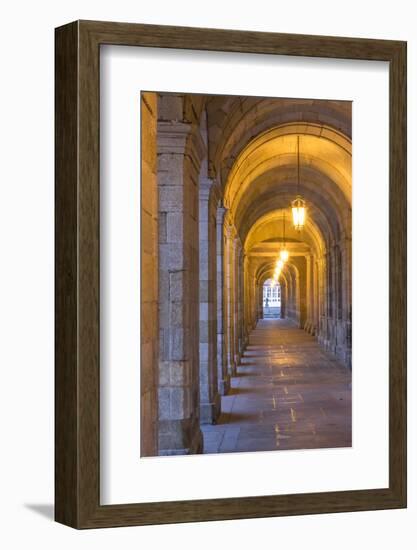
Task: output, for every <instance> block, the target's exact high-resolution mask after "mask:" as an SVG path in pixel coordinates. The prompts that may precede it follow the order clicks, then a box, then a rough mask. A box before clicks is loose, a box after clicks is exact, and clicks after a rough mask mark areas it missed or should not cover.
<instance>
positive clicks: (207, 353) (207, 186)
mask: <svg viewBox="0 0 417 550" xmlns="http://www.w3.org/2000/svg"><path fill="white" fill-rule="evenodd" d="M213 184H214V182H213V180H211V179H209V178H206V177H201V178H200V189H199V196H200V210H199V242H200V247H199V258H200V260H199V261H200V422H201V423H202V424H213V423H215V421H216V419H217V417H218V416H219V414H220V395H219V391H218V381H217V349H216V348H217V346H216V341H217V329H216V324H217V323H216V311H217V302H216V280H215V277H216V273H217V254H216V225H215V224H216V220H215V218H214V219H213V212H212V203H213V200H212V190H213V189H214V185H213ZM213 233H214V234H213ZM213 264H214V265H213ZM213 267H214V269H213ZM215 302H216V303H215Z"/></svg>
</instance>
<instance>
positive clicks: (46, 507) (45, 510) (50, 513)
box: [24, 504, 54, 521]
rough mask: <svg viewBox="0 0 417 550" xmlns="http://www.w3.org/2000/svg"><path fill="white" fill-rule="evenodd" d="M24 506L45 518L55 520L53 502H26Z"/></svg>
mask: <svg viewBox="0 0 417 550" xmlns="http://www.w3.org/2000/svg"><path fill="white" fill-rule="evenodd" d="M24 507H25V508H27V509H28V510H31V511H32V512H35V513H36V514H39V515H40V516H43V517H44V518H47V519H49V520H50V521H54V505H53V504H24Z"/></svg>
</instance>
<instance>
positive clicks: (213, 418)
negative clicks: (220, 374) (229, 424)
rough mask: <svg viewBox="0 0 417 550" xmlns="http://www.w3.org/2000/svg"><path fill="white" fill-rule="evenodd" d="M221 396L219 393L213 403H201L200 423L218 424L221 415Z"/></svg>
mask: <svg viewBox="0 0 417 550" xmlns="http://www.w3.org/2000/svg"><path fill="white" fill-rule="evenodd" d="M220 403H221V397H220V395H219V394H218V393H216V395H215V396H214V399H213V402H212V403H200V424H216V422H217V419H218V418H219V416H220V408H221V407H220Z"/></svg>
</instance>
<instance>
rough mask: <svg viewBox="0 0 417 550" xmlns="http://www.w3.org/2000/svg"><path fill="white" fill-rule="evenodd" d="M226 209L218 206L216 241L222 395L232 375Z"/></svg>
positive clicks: (219, 366) (220, 384)
mask: <svg viewBox="0 0 417 550" xmlns="http://www.w3.org/2000/svg"><path fill="white" fill-rule="evenodd" d="M225 214H226V209H225V208H223V207H218V208H217V214H216V242H217V247H216V248H217V250H216V251H217V274H216V278H217V382H218V389H219V393H220V395H226V394H227V393H228V392H229V390H230V375H229V373H228V371H227V359H226V343H225V329H226V307H225V304H226V289H225V275H224V271H225V258H224V249H225V240H226V237H225V232H224V218H225Z"/></svg>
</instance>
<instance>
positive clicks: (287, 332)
mask: <svg viewBox="0 0 417 550" xmlns="http://www.w3.org/2000/svg"><path fill="white" fill-rule="evenodd" d="M202 431H203V435H204V452H205V453H208V454H210V453H231V452H245V451H272V450H288V449H317V448H325V447H350V446H351V371H350V370H349V369H347V368H346V367H344V366H343V365H341V364H340V363H339V362H338V361H337V360H336V359H335V358H334V357H333V356H332V355H331V354H330V353H328V352H326V351H324V350H323V349H322V348H321V347H320V346H319V345H318V343H317V342H316V340H315V339H314V338H313V337H312V336H310V335H308V334H307V333H306V332H304V331H303V330H300V329H298V328H295V327H294V325H291V324H290V323H289V322H288V321H286V320H284V319H279V320H275V319H274V320H272V319H271V320H270V319H268V320H267V319H265V320H262V321H260V322H259V323H258V326H257V327H256V329H255V330H254V331H253V332H252V334H251V336H250V340H249V345H248V347H247V349H246V351H245V353H244V356H243V358H242V361H241V365H240V366H239V367H238V369H237V376H236V377H234V378H233V379H232V389H231V392H230V394H229V395H227V396H225V397H222V414H221V415H220V418H219V420H218V423H217V424H216V425H205V426H202Z"/></svg>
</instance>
